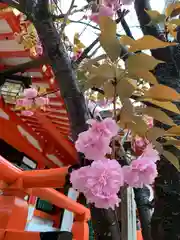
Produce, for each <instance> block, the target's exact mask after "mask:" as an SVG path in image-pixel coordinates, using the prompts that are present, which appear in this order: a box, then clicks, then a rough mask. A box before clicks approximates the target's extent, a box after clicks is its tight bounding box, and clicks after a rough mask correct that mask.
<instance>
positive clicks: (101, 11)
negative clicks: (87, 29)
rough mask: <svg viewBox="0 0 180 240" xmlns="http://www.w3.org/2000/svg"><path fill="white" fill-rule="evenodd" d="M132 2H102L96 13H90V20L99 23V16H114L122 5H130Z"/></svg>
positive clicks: (127, 0)
mask: <svg viewBox="0 0 180 240" xmlns="http://www.w3.org/2000/svg"><path fill="white" fill-rule="evenodd" d="M132 2H133V0H104V1H103V3H102V4H100V5H99V7H98V11H97V12H95V13H92V14H91V16H90V19H91V20H92V21H94V22H96V23H98V21H99V16H107V17H113V16H114V14H115V13H116V11H117V10H118V9H120V7H121V6H122V5H130V4H132Z"/></svg>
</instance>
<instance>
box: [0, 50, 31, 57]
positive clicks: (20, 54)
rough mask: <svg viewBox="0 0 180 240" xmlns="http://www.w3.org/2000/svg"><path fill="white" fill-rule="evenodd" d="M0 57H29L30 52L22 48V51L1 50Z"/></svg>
mask: <svg viewBox="0 0 180 240" xmlns="http://www.w3.org/2000/svg"><path fill="white" fill-rule="evenodd" d="M0 57H1V58H13V57H22V58H23V57H26V58H27V57H29V58H30V53H29V50H24V51H8V52H7V51H4V52H3V51H1V52H0Z"/></svg>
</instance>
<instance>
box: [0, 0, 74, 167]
mask: <svg viewBox="0 0 180 240" xmlns="http://www.w3.org/2000/svg"><path fill="white" fill-rule="evenodd" d="M2 7H4V4H0V8H2ZM20 33H21V29H20V18H19V15H18V14H16V13H15V12H14V11H13V10H12V9H9V10H7V11H0V75H1V76H2V74H3V71H4V70H5V69H11V68H12V69H13V68H15V67H17V66H18V65H19V64H26V63H30V62H32V60H34V59H38V58H39V57H38V56H37V55H34V54H33V53H32V51H31V49H25V47H24V44H23V41H22V43H19V42H18V41H17V34H20ZM16 75H21V76H24V77H31V79H32V86H35V87H40V88H41V89H42V88H45V89H46V91H47V96H48V98H49V100H50V102H49V106H48V108H47V109H46V111H44V112H42V111H41V112H40V111H37V112H35V114H34V115H33V116H31V117H27V116H23V115H22V114H21V113H20V112H19V111H15V108H14V106H13V105H12V104H6V103H5V101H3V99H2V98H1V100H0V138H3V139H4V140H5V141H7V142H8V143H9V144H10V145H12V146H13V147H15V148H17V149H18V150H19V151H21V152H24V153H25V154H27V155H28V156H29V157H30V158H32V159H34V160H36V161H37V162H41V163H43V162H45V163H46V165H48V166H49V167H57V166H62V165H68V164H73V163H75V162H76V151H75V148H74V145H73V144H72V142H71V141H70V140H69V137H70V125H69V120H68V115H67V111H66V108H65V105H64V102H63V99H62V98H61V94H60V91H59V88H58V86H57V84H56V79H55V77H54V74H53V71H52V69H51V67H50V65H48V64H46V63H43V64H41V65H39V66H38V67H36V68H30V69H28V70H25V72H23V73H20V72H19V73H16ZM2 126H3V127H2Z"/></svg>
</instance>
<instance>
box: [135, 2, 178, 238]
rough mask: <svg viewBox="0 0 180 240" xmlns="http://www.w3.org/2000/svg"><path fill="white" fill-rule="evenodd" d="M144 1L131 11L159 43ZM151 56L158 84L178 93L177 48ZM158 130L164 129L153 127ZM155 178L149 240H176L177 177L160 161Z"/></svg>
mask: <svg viewBox="0 0 180 240" xmlns="http://www.w3.org/2000/svg"><path fill="white" fill-rule="evenodd" d="M149 8H150V6H149V1H148V0H135V10H136V13H137V16H138V19H139V22H140V25H141V28H142V31H143V33H144V34H148V35H153V36H155V37H157V38H159V39H163V36H162V35H161V33H160V32H159V29H158V27H157V26H153V27H148V26H147V24H148V23H149V17H148V15H147V13H146V12H145V11H144V9H149ZM151 53H152V55H153V56H154V57H155V58H157V59H160V60H163V61H165V63H163V64H159V65H158V66H157V68H156V69H155V75H156V77H157V79H158V81H159V83H161V84H164V85H167V86H169V87H172V88H174V89H176V91H177V92H180V79H179V68H180V61H179V60H180V46H179V45H177V46H175V47H168V48H163V49H156V50H153V51H151ZM168 114H169V115H170V116H171V117H172V118H173V120H174V122H175V123H176V124H178V125H179V124H180V116H179V115H178V116H177V115H175V114H172V113H170V112H168ZM157 126H159V127H167V126H164V125H162V124H161V125H160V124H157ZM168 150H169V151H171V152H172V153H173V154H174V155H176V156H177V157H179V156H180V151H179V150H177V149H176V148H175V147H173V146H171V147H170V148H169V149H168ZM158 173H159V174H158V177H157V179H156V181H155V205H154V214H153V217H152V222H151V228H152V229H151V234H152V238H153V240H157V239H161V240H169V239H173V240H176V239H180V228H179V224H178V223H179V222H180V174H179V172H178V171H177V170H176V169H175V168H174V167H173V166H172V165H171V164H170V163H169V162H168V161H167V160H166V159H164V158H163V157H161V161H160V162H159V164H158Z"/></svg>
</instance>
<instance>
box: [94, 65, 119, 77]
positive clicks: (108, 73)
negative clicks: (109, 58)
mask: <svg viewBox="0 0 180 240" xmlns="http://www.w3.org/2000/svg"><path fill="white" fill-rule="evenodd" d="M90 73H92V74H95V75H97V76H101V77H104V78H106V79H114V77H115V74H116V73H115V69H114V67H113V66H112V65H110V64H108V63H104V64H101V65H100V66H99V67H93V68H92V69H91V71H90Z"/></svg>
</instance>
